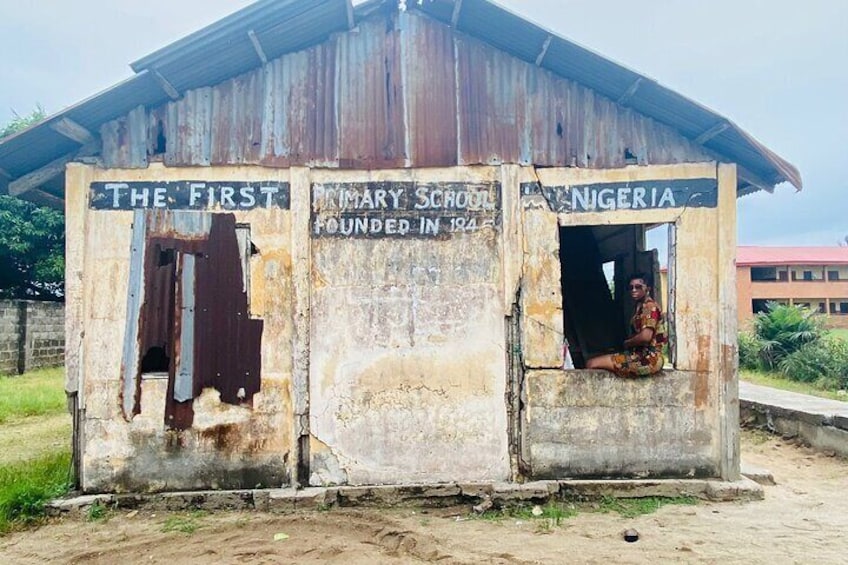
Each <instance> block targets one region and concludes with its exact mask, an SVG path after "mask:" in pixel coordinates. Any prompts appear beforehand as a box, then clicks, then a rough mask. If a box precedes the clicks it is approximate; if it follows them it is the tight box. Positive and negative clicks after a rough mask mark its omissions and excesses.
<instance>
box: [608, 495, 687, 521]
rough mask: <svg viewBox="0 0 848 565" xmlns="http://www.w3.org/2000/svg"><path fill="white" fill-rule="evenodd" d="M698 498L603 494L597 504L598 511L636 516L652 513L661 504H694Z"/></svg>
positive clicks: (629, 516) (660, 506)
mask: <svg viewBox="0 0 848 565" xmlns="http://www.w3.org/2000/svg"><path fill="white" fill-rule="evenodd" d="M695 504H698V499H697V498H694V497H690V496H680V497H675V498H668V497H659V496H647V497H644V498H615V497H612V496H605V497H603V498H602V499H601V502H600V504H599V505H598V511H600V512H605V513H606V512H618V514H619V515H621V516H622V517H624V518H636V517H637V516H643V515H645V514H653V513H654V512H656V511H657V510H659V509H660V508H662V507H663V506H670V505H695Z"/></svg>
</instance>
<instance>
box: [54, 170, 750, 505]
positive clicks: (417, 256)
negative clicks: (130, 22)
mask: <svg viewBox="0 0 848 565" xmlns="http://www.w3.org/2000/svg"><path fill="white" fill-rule="evenodd" d="M67 178H68V194H69V198H68V204H67V215H68V226H69V227H68V229H69V230H71V231H70V232H69V233H70V234H72V235H71V236H69V238H68V241H69V247H68V253H67V257H68V289H69V290H68V302H67V312H68V314H67V315H68V328H67V333H68V355H67V359H68V361H67V368H68V383H67V390H68V391H70V392H74V391H76V392H77V403H78V405H79V407H80V413H79V415H78V416H79V421H80V422H81V425H80V426H79V429H78V433H77V438H78V445H79V446H80V453H81V480H82V485H83V488H84V489H85V490H87V491H115V490H117V491H129V490H139V491H146V490H169V489H170V490H174V489H200V488H235V487H243V488H252V487H255V486H257V485H261V486H279V485H284V484H299V485H307V484H312V485H332V484H351V485H355V484H383V483H394V484H398V483H401V484H402V483H407V484H409V483H421V482H428V483H434V482H449V481H499V480H509V479H514V478H516V477H520V476H525V477H545V478H548V477H564V476H604V477H625V476H628V477H630V476H672V475H673V476H690V475H698V476H721V477H725V478H733V477H734V476H735V475H736V474H738V467H739V464H738V437H737V436H736V431H735V426H736V424H737V421H738V402H737V394H736V389H735V387H736V367H735V365H734V363H735V331H736V330H735V311H734V307H735V304H736V302H735V295H734V294H733V293H734V292H735V280H734V271H733V255H732V254H733V252H734V250H735V241H734V240H733V235H732V234H733V233H735V174H734V170H733V167H732V166H725V165H716V164H715V163H704V164H691V165H673V166H653V167H638V166H633V167H627V168H625V169H615V170H606V171H590V170H583V169H539V170H535V169H533V168H529V167H520V166H516V165H505V166H501V167H487V166H479V167H451V168H445V169H400V170H382V171H350V170H316V169H306V168H293V169H289V170H272V169H265V168H260V167H252V166H246V167H216V168H206V169H202V168H188V169H186V168H169V167H166V166H164V165H161V164H153V165H151V166H150V167H149V168H147V169H144V170H128V169H127V170H122V169H111V170H102V169H98V168H96V167H92V166H86V165H79V164H74V165H71V166H69V169H68V174H67ZM651 179H653V180H670V179H713V181H715V182H714V185H715V186H717V187H718V188H717V193H718V196H717V201H716V203H715V205H714V206H703V207H688V206H682V207H677V208H668V209H648V210H615V211H602V212H599V211H595V212H584V213H580V214H572V213H564V212H556V211H554V210H553V209H552V200H551V197H550V196H545V190H547V189H550V188H551V187H556V186H571V185H584V184H590V183H598V182H621V181H626V182H634V183H637V182H642V181H645V180H651ZM187 180H193V181H207V182H209V181H229V182H234V181H263V182H272V181H273V182H278V183H287V186H288V187H290V191H291V198H290V201H289V200H286V205H285V206H276V207H271V208H254V209H250V210H238V209H236V210H228V209H222V208H220V207H214V206H213V208H212V209H211V210H204V211H193V212H192V211H187V212H185V213H188V214H195V215H196V216H192V217H193V218H195V219H197V218H200V217H201V216H203V215H204V214H205V215H209V214H211V215H213V216H215V215H217V216H215V217H218V218H219V219H221V218H225V217H229V216H230V215H233V216H234V217H233V218H232V220H230V221H231V224H230V227H231V228H232V226H233V225H241V226H249V233H250V241H252V243H253V245H254V246H255V247H256V251H257V253H256V254H255V255H252V256H250V258H249V259H247V263H246V264H247V265H249V273H247V274H245V276H244V278H242V273H236V272H235V271H238V269H236V270H235V271H232V269H229V270H226V271H227V272H234V274H233V277H235V278H234V279H233V280H232V281H231V282H232V284H233V285H234V287H235V288H237V289H238V291H237V292H236V293H235V294H234V296H235V300H236V301H237V302H238V301H239V300H241V298H239V297H240V296H245V297H248V298H249V317H250V319H251V320H261V324H262V332H261V348H260V352H261V355H260V377H259V380H258V385H257V386H256V387H254V388H251V389H250V391H247V390H245V395H244V396H243V397H242V396H241V395H240V391H237V390H236V389H235V388H233V387H228V385H227V386H225V385H221V381H220V380H219V379H220V378H225V377H226V375H225V376H224V377H221V376H220V375H215V376H213V377H209V378H203V379H200V380H199V381H197V380H195V381H194V382H195V387H194V388H193V389H191V390H190V391H188V392H186V391H187V390H188V389H185V390H183V393H182V394H183V396H181V398H184V399H186V400H183V401H182V402H188V403H190V409H191V413H192V416H191V418H190V420H188V421H187V425H170V424H169V422H168V420H166V416H167V414H169V413H172V412H169V410H171V411H172V410H173V406H171V408H169V405H172V404H173V399H174V398H176V397H175V394H176V390H175V378H176V375H175V374H173V371H169V372H165V373H156V374H142V375H141V378H140V379H139V380H138V381H137V382H136V381H129V382H131V383H135V384H134V385H133V386H137V387H138V389H137V394H138V398H140V400H141V401H140V403H139V404H138V406H137V408H138V409H137V410H133V408H135V405H134V404H132V403H130V404H128V406H130V408H131V409H130V410H129V411H125V410H124V407H122V401H123V400H124V398H122V390H124V386H125V384H126V383H127V382H128V381H126V379H125V375H126V374H127V373H126V372H125V371H123V370H122V352H123V351H124V348H123V346H124V344H126V343H133V341H132V340H133V339H142V338H140V337H137V336H136V334H134V333H133V330H132V328H133V327H134V326H133V325H132V324H131V323H129V322H130V321H131V319H132V311H133V308H134V306H133V305H134V304H138V303H139V300H140V299H137V300H134V299H133V297H132V293H133V292H134V291H133V288H136V289H142V290H143V289H144V288H145V287H144V284H143V281H142V280H141V279H140V278H139V275H136V274H134V272H133V266H132V257H133V251H132V249H133V245H134V243H133V233H134V222H135V224H136V227H137V226H138V223H139V222H141V221H142V219H143V218H145V213H139V212H138V211H136V212H133V211H131V210H121V209H111V210H106V209H97V206H100V205H101V204H97V203H96V202H95V205H92V202H91V201H90V197H91V195H92V194H95V193H94V192H92V190H93V189H92V187H101V184H102V183H104V182H110V181H119V182H126V183H132V182H152V183H154V184H155V183H159V184H161V185H163V186H164V184H165V183H168V182H170V183H171V184H170V185H168V186H171V187H172V188H173V187H175V186H176V187H181V186H183V185H180V184H179V182H178V181H187ZM98 183H101V184H98ZM533 183H536V184H537V185H538V186H540V187H541V188H542V189H543V190H541V191H539V192H530V191H524V187H526V186H528V185H529V184H533ZM104 186H105V185H104ZM215 186H218V185H215ZM523 191H524V192H523ZM179 198H182V196H180V197H179ZM179 198H177V199H175V200H174V202H177V200H179ZM188 202H191V199H189V200H188ZM269 202H270V200H269ZM144 221H145V222H148V223H149V222H150V221H151V220H150V219H149V218H148V219H145V220H144ZM157 222H158V223H157ZM666 222H671V223H674V224H675V226H676V230H675V233H676V237H677V244H676V261H675V264H674V265H673V269H672V273H673V274H674V281H675V283H676V284H675V292H674V297H675V298H674V300H675V303H676V307H677V310H676V311H677V318H676V322H677V324H676V327H677V331H678V335H677V338H676V341H675V347H676V359H677V361H676V366H675V370H674V371H669V372H667V373H665V374H663V375H660V376H657V377H654V378H649V379H639V380H622V379H616V378H612V377H610V376H608V375H597V374H590V373H586V372H580V371H576V372H575V371H563V370H562V364H563V357H562V349H561V344H562V339H563V315H562V314H563V312H562V302H563V301H562V292H561V285H560V274H561V270H560V267H561V265H560V253H559V246H560V242H559V239H558V237H559V233H560V232H559V230H560V228H561V227H564V226H569V225H578V224H580V225H616V224H642V223H666ZM154 223H157V225H159V226H160V228H157V229H161V226H163V225H165V224H167V222H165V223H164V224H163V223H162V220H161V219H159V220H156V222H154ZM200 223H201V224H203V223H204V222H200ZM198 225H199V224H198ZM204 225H205V224H204ZM154 231H155V230H154ZM157 233H158V232H157ZM210 233H211V232H210ZM728 234H730V235H728ZM154 235H155V234H154ZM184 236H185V234H184ZM157 237H158V236H157ZM150 241H162V240H161V238H159V239H156V238H154V239H153V240H150ZM239 241H241V240H239ZM180 245H182V244H180ZM193 245H201V244H200V243H197V244H193ZM238 245H239V246H241V247H242V248H243V247H244V245H245V243H244V241H242V242H241V243H238ZM201 247H202V245H201ZM201 247H198V250H200V251H202V249H201ZM198 260H200V259H198ZM236 275H238V276H236ZM175 280H176V279H175ZM181 280H182V279H181ZM133 281H135V286H133V285H131V282H133ZM242 284H244V285H245V288H244V294H240V293H241V290H242V286H241V285H242ZM174 292H176V294H175V296H182V295H181V294H180V292H182V290H181V289H180V287H179V286H178V287H176V290H175V291H174ZM128 295H129V299H128ZM142 298H143V297H142ZM169 300H170V299H169ZM175 300H176V299H175ZM177 302H179V300H177ZM142 303H143V301H142ZM139 308H141V307H140V306H139ZM140 311H141V310H139V312H140ZM236 311H237V312H238V311H240V310H239V309H238V308H236ZM213 325H215V326H216V327H219V326H228V325H229V324H225V323H223V322H220V321H218V322H214V323H213ZM508 328H509V330H508ZM177 329H178V328H177ZM175 331H176V329H175ZM221 331H222V332H225V333H226V331H230V329H226V328H225V329H224V330H221ZM138 335H139V336H143V335H146V334H145V333H144V332H140V333H138ZM180 335H183V334H180ZM127 339H130V341H129V342H128V341H127ZM138 343H142V342H141V341H139V342H138ZM220 343H221V344H222V345H220V347H219V349H220V350H221V351H219V353H221V354H223V355H224V356H225V357H226V356H227V355H235V356H240V355H241V353H240V349H239V347H238V346H236V345H232V347H229V346H228V345H227V343H228V342H227V341H226V340H224V341H221V342H220ZM135 355H136V356H137V355H138V353H136V354H135ZM130 358H133V357H132V356H130ZM194 361H195V362H196V361H197V359H196V358H195V359H194ZM180 366H182V365H180ZM238 366H240V365H238ZM239 370H240V369H239ZM122 380H123V382H122ZM224 380H225V381H226V378H225V379H224ZM226 382H229V381H226ZM219 385H220V386H219ZM248 388H249V387H248ZM128 390H130V391H131V392H132V390H133V389H132V387H130V388H129V389H128ZM181 390H182V389H181ZM248 392H249V393H250V394H248ZM189 393H190V394H189ZM186 395H188V396H186ZM169 399H171V400H169Z"/></svg>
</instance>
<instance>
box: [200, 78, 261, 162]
mask: <svg viewBox="0 0 848 565" xmlns="http://www.w3.org/2000/svg"><path fill="white" fill-rule="evenodd" d="M264 78H265V75H264V74H263V73H261V72H252V73H248V74H246V75H244V76H241V77H238V78H233V79H230V80H228V81H226V82H224V83H222V84H220V85H218V86H217V87H216V88H215V89H213V91H212V125H211V130H212V156H211V160H212V164H213V165H224V164H243V163H257V162H259V160H260V158H261V147H262V111H263V107H264V104H263V102H264V95H265V88H264Z"/></svg>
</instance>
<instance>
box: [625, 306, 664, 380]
mask: <svg viewBox="0 0 848 565" xmlns="http://www.w3.org/2000/svg"><path fill="white" fill-rule="evenodd" d="M645 328H652V329H653V330H654V335H653V336H652V337H651V343H649V344H648V345H640V346H637V347H633V348H630V349H625V350H624V351H622V352H621V353H613V355H612V362H613V365H614V366H615V367H614V369H613V370H614V371H615V374H617V375H618V376H620V377H645V376H648V375H653V374H654V373H658V372H659V371H660V369H662V367H663V364H664V363H665V360H664V359H663V354H662V346H663V344H665V343H667V342H668V337H667V336H666V333H665V318H664V317H663V313H662V310H660V307H659V304H657V303H656V302H654V300H653V299H652V298H650V297H646V298H645V300H643V301H642V302H641V303H639V304H637V305H636V309H635V311H634V312H633V318H631V319H630V329H631V331H632V334H631V335H636V334H638V333H639V332H641V331H642V330H643V329H645Z"/></svg>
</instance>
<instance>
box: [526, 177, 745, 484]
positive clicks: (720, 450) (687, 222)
mask: <svg viewBox="0 0 848 565" xmlns="http://www.w3.org/2000/svg"><path fill="white" fill-rule="evenodd" d="M536 174H537V177H538V181H539V182H540V183H541V184H542V186H546V185H549V186H567V185H571V184H578V185H583V184H592V183H604V182H621V181H632V182H638V181H644V180H671V179H693V178H715V179H717V183H718V206H717V207H716V208H673V209H650V210H619V211H604V212H589V213H570V214H559V215H558V216H557V214H555V213H554V212H552V211H550V210H545V209H544V207H542V206H539V204H538V202H536V201H534V200H532V199H528V198H526V197H525V202H526V204H525V218H526V217H527V216H528V215H533V216H545V217H547V218H548V220H547V222H544V221H543V220H541V219H536V220H534V221H532V222H527V220H526V219H525V226H524V229H525V249H540V250H542V253H543V254H544V255H543V256H544V260H543V261H542V264H540V265H539V266H538V267H534V266H533V264H532V263H529V262H528V263H525V266H526V267H528V266H529V267H531V268H533V270H534V271H535V273H534V274H532V275H531V278H534V277H535V278H543V279H545V281H546V282H545V286H546V288H551V289H552V292H555V293H556V294H557V296H545V297H544V298H543V299H535V298H533V299H530V300H531V303H528V304H525V306H524V309H523V312H524V319H525V323H527V324H530V325H532V326H534V327H535V328H536V329H534V330H533V331H534V332H541V333H546V334H547V338H536V339H532V340H527V341H526V342H525V343H524V344H523V348H524V350H523V354H524V356H525V359H536V358H541V357H544V356H546V355H549V348H550V345H549V344H550V342H553V341H555V340H556V339H559V340H561V339H562V333H561V331H562V330H561V326H559V327H557V326H556V325H551V324H550V321H551V319H552V318H555V317H556V316H560V317H561V315H562V312H561V309H560V310H559V311H558V312H557V313H556V314H555V315H554V316H552V315H551V313H550V312H549V307H550V306H551V305H554V304H557V303H558V302H559V303H561V297H560V296H558V295H559V293H560V288H559V261H558V257H556V256H554V255H553V254H551V253H550V252H549V251H548V247H549V246H550V240H551V239H552V238H555V237H557V234H556V232H555V231H554V227H553V226H555V225H556V222H557V221H558V223H559V225H561V226H574V225H612V224H655V223H673V224H674V225H675V228H676V242H677V245H676V253H675V260H674V262H673V264H672V265H671V268H670V275H671V279H672V284H673V285H674V290H675V292H674V297H673V299H672V298H670V300H673V301H674V303H675V305H676V313H675V316H674V322H675V328H676V336H675V339H674V342H673V344H672V347H674V348H675V349H676V354H677V356H676V357H677V362H676V365H675V369H676V372H675V373H676V377H675V379H679V380H680V381H681V382H682V383H684V384H682V385H681V386H684V387H685V388H686V389H687V392H688V393H689V396H688V397H686V398H688V399H689V400H686V401H685V402H686V403H688V406H682V407H679V408H681V409H682V410H685V411H686V412H687V413H688V414H689V416H688V417H686V418H685V419H683V420H681V421H687V422H688V425H689V426H694V428H695V433H694V434H693V436H692V437H693V438H696V439H693V441H692V442H690V443H689V444H687V446H686V449H688V450H689V451H691V452H693V453H691V454H690V455H693V460H695V461H700V462H701V464H702V465H707V466H709V465H708V464H712V465H713V467H714V469H715V473H716V474H720V476H722V477H724V478H735V477H737V476H738V473H739V446H738V435H737V431H736V430H737V425H738V384H737V374H736V312H735V309H736V286H735V271H734V262H735V252H736V241H735V233H736V174H735V167H734V166H733V165H723V164H719V165H717V164H715V163H703V164H688V165H668V166H649V167H638V166H633V167H626V168H624V169H616V170H606V171H597V170H587V169H541V170H538V171H537V173H536ZM528 180H535V179H532V178H530V179H528ZM533 198H536V199H537V200H538V197H533ZM531 225H544V228H543V229H538V230H532V231H531V230H530V229H528V227H529V226H531ZM545 263H547V264H545ZM545 273H550V274H549V275H545ZM554 273H555V274H554ZM536 312H540V313H541V315H536ZM558 362H559V359H556V358H551V359H550V360H549V361H548V362H547V363H546V364H545V367H547V368H550V369H555V368H557V367H558ZM540 365H541V364H528V365H527V368H528V372H527V374H526V378H527V379H528V380H532V379H534V378H539V379H553V378H554V377H553V376H552V375H553V374H552V373H550V372H549V371H548V372H545V371H539V372H538V373H537V372H535V371H533V370H531V369H536V368H539V369H541V368H542V367H541V366H540ZM566 374H567V373H566ZM663 378H664V377H663V376H658V377H654V378H652V379H643V380H639V381H632V382H626V383H623V382H622V381H621V380H620V379H618V380H601V379H598V380H597V384H596V386H595V387H594V388H591V387H590V389H589V390H590V392H589V393H588V394H589V397H584V398H581V399H580V402H581V403H584V404H585V405H588V406H591V405H592V404H594V405H596V406H597V407H599V408H600V407H603V406H606V405H607V404H606V403H607V402H608V400H607V399H609V398H619V397H621V398H637V397H632V395H631V392H632V391H631V389H632V388H633V387H640V388H642V387H644V388H647V389H650V388H651V387H657V388H656V391H657V392H660V391H661V390H662V389H661V388H660V387H661V386H662V385H663V383H662V381H661V379H663ZM554 381H556V382H554ZM550 382H551V386H554V387H559V386H565V387H566V388H565V390H568V387H567V377H566V381H565V384H562V383H560V382H559V380H558V379H554V380H551V381H550ZM581 386H582V385H581ZM582 389H585V387H582ZM582 389H581V390H582ZM650 396H651V395H650V393H649V394H648V397H650ZM540 401H541V402H542V405H544V406H546V407H547V408H544V409H542V410H547V409H548V408H550V404H549V403H548V401H547V400H544V399H542V400H540ZM568 402H569V401H568V400H567V399H564V404H567V403H568ZM625 402H629V401H625ZM634 402H640V401H638V400H634ZM533 404H534V399H533V398H530V399H529V400H528V409H527V412H528V413H527V414H526V415H525V419H526V421H530V422H532V420H533V418H534V416H533V414H532V412H533ZM540 406H541V405H540ZM626 409H632V410H636V412H638V411H639V406H624V405H622V406H621V410H626ZM634 414H635V412H634ZM662 416H663V411H662V409H661V407H660V409H659V410H657V417H658V418H662ZM535 417H536V418H538V417H541V415H537V416H535ZM587 418H589V419H594V420H595V426H594V427H592V426H589V425H587V424H586V422H583V421H580V422H576V421H575V422H573V425H575V426H578V425H579V426H584V427H585V428H586V429H595V430H597V431H596V432H595V435H593V439H592V442H593V444H594V445H595V446H598V445H601V444H606V445H609V446H615V445H617V444H618V445H623V444H624V442H626V441H627V439H626V437H625V436H627V437H631V438H632V437H639V438H640V441H642V442H647V443H648V444H650V445H655V444H656V442H659V444H658V449H659V451H658V453H660V452H661V445H662V440H663V438H662V437H657V434H658V433H659V432H658V431H657V428H655V427H651V426H647V427H645V428H644V429H630V430H629V431H626V430H621V429H615V427H613V428H609V427H607V426H605V425H604V418H603V417H602V415H601V412H600V411H596V413H594V414H590V415H588V416H587ZM570 425H572V422H571V421H569V420H563V422H562V427H563V429H562V435H563V436H564V437H577V436H575V435H573V434H572V435H570V434H569V426H570ZM581 429H582V428H581ZM686 431H687V430H685V429H680V433H685V432H686ZM689 431H691V430H689ZM666 432H668V433H670V434H674V433H676V432H675V431H674V429H673V428H670V429H668V430H666ZM666 439H673V438H666ZM535 447H537V446H530V447H529V448H528V449H525V456H528V457H531V456H532V454H533V449H534V448H535ZM589 447H591V446H589ZM554 451H555V449H554V447H551V448H550V450H549V451H548V452H544V455H545V456H546V457H550V456H551V453H553V452H554ZM596 451H597V449H596ZM536 452H537V453H540V454H542V453H543V451H540V450H538V449H537V450H536ZM591 452H592V450H591V449H589V448H587V451H585V452H584V453H583V455H584V456H586V457H592V456H593V455H592V453H591ZM560 453H565V451H561V452H560ZM569 453H571V454H572V455H573V452H569ZM665 455H668V458H669V459H671V455H672V454H665ZM540 457H541V455H540ZM611 457H612V458H613V459H615V454H612V455H611ZM528 464H529V465H530V467H531V468H532V466H533V462H532V461H528ZM600 464H601V462H599V465H600ZM604 464H606V462H605V463H604ZM681 470H682V469H681ZM679 471H680V470H678V472H679Z"/></svg>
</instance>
